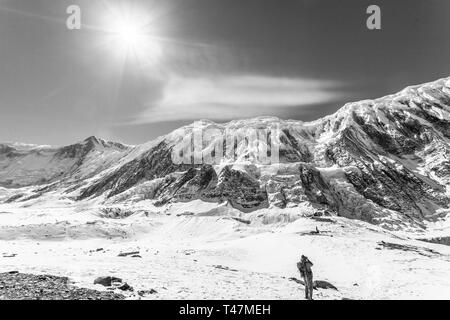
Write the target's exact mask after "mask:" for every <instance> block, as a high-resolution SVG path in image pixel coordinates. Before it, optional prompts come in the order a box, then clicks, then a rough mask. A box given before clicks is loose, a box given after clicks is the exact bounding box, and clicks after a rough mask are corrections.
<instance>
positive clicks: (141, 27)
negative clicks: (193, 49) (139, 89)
mask: <svg viewBox="0 0 450 320" xmlns="http://www.w3.org/2000/svg"><path fill="white" fill-rule="evenodd" d="M105 31H106V32H107V34H108V39H107V44H108V49H109V50H110V51H111V52H113V53H114V54H115V55H117V56H118V57H119V58H120V59H122V60H123V59H127V60H130V59H133V60H135V62H138V63H139V64H153V63H155V62H156V61H157V60H158V58H159V57H160V55H161V46H160V43H159V41H158V39H157V38H156V37H155V30H154V26H153V25H152V23H151V19H149V18H148V17H147V16H145V15H143V14H142V12H140V11H133V10H131V9H130V8H128V9H127V10H114V11H113V13H111V12H110V14H109V15H108V17H107V19H106V23H105Z"/></svg>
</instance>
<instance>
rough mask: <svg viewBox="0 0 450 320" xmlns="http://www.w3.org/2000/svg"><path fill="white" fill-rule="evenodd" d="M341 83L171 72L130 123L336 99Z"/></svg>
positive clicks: (257, 112) (268, 110)
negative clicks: (155, 98)
mask: <svg viewBox="0 0 450 320" xmlns="http://www.w3.org/2000/svg"><path fill="white" fill-rule="evenodd" d="M341 87H342V84H341V83H339V82H334V81H322V80H315V79H303V78H278V77H268V76H255V75H239V76H216V77H212V78H207V77H204V78H189V77H180V76H172V77H171V78H170V79H169V80H168V81H167V82H166V84H165V86H164V88H163V94H162V98H161V99H160V100H159V101H157V102H156V103H154V104H152V105H151V106H149V108H148V109H146V110H145V111H144V112H142V113H141V114H139V115H138V117H137V118H136V119H135V120H134V121H133V122H134V123H156V122H163V121H175V120H196V119H206V118H207V119H214V120H228V119H232V118H236V117H252V116H262V115H272V114H276V113H277V109H278V110H279V108H294V107H296V108H298V107H302V106H310V105H313V104H320V103H327V102H332V101H336V100H338V99H339V98H341V97H342V96H343V92H342V91H340V88H341Z"/></svg>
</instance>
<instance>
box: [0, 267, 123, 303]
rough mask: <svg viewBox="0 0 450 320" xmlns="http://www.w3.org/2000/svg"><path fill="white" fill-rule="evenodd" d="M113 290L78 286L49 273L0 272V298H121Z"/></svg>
mask: <svg viewBox="0 0 450 320" xmlns="http://www.w3.org/2000/svg"><path fill="white" fill-rule="evenodd" d="M122 299H124V296H123V295H121V294H117V293H114V292H106V291H96V290H92V289H84V288H78V287H76V286H74V285H73V284H71V283H70V281H69V278H66V277H56V276H51V275H32V274H23V273H19V272H17V271H11V272H7V273H0V300H122Z"/></svg>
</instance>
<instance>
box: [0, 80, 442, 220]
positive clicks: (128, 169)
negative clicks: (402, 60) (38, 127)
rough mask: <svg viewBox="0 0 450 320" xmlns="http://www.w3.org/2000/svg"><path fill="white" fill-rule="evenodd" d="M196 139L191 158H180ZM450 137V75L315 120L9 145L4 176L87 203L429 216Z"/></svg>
mask: <svg viewBox="0 0 450 320" xmlns="http://www.w3.org/2000/svg"><path fill="white" fill-rule="evenodd" d="M205 132H206V133H207V134H205ZM199 134H200V135H202V138H203V139H202V141H200V142H199V140H198V136H199ZM230 136H231V139H230ZM186 141H187V142H189V143H190V144H188V145H189V146H190V147H188V148H187V149H186V148H184V149H183V148H181V149H183V150H184V151H182V152H181V154H182V156H184V160H186V159H188V160H189V161H184V163H183V162H177V161H174V154H178V155H180V154H179V150H178V149H179V146H180V143H182V142H186ZM449 141H450V78H447V79H441V80H438V81H435V82H432V83H428V84H424V85H419V86H414V87H409V88H406V89H405V90H403V91H401V92H399V93H397V94H394V95H391V96H386V97H383V98H380V99H376V100H366V101H361V102H355V103H349V104H347V105H345V106H344V107H343V108H341V109H340V110H339V111H338V112H336V113H335V114H333V115H330V116H327V117H325V118H323V119H319V120H317V121H314V122H308V123H304V122H300V121H292V120H289V121H284V120H280V119H277V118H268V117H266V118H256V119H248V120H237V121H232V122H230V123H226V124H216V123H213V122H210V121H206V120H203V121H200V122H196V123H195V124H193V125H190V126H186V127H183V128H180V129H178V130H176V131H174V132H172V133H171V134H169V135H167V136H165V137H162V138H159V139H158V140H156V141H154V142H152V143H149V144H147V145H143V146H137V147H134V148H132V147H126V146H123V145H120V144H113V143H107V142H103V141H100V140H99V139H96V138H90V139H88V140H86V141H84V142H83V143H82V144H76V145H73V146H69V147H64V148H60V149H54V148H49V147H34V148H31V149H30V148H28V149H26V150H21V149H20V148H17V147H14V146H12V145H2V146H1V147H0V183H1V186H3V187H7V188H13V187H19V186H33V185H37V184H41V185H43V187H46V186H48V185H51V184H55V183H56V185H57V187H56V188H57V189H58V188H61V190H62V189H64V191H65V192H66V193H67V194H69V195H70V196H74V197H75V198H76V199H78V200H79V201H81V200H87V199H92V198H96V197H99V196H102V197H104V198H106V199H108V201H117V202H121V201H127V200H130V199H132V200H133V201H139V200H142V199H151V200H154V201H155V203H156V204H158V205H164V204H167V203H169V202H176V201H191V200H194V199H201V200H204V201H209V202H228V203H229V204H230V205H232V206H233V207H235V208H237V209H239V210H241V211H244V212H249V211H254V210H257V209H260V208H265V207H274V206H275V207H279V208H287V207H296V206H298V205H300V204H305V203H306V204H309V205H311V206H314V207H315V208H317V209H318V210H319V209H325V210H329V211H331V212H335V213H337V214H339V215H342V216H346V217H349V218H355V219H361V220H365V221H369V222H371V223H384V224H386V223H387V222H389V221H396V222H401V223H408V222H413V223H416V222H417V223H420V222H421V221H422V220H423V219H431V218H435V217H436V216H437V215H438V214H439V212H440V210H441V209H446V208H449V205H450V144H449ZM29 159H40V160H39V161H41V162H39V163H40V165H38V166H36V165H35V162H33V161H31V160H30V161H29ZM42 159H45V160H42ZM100 159H101V160H100ZM195 159H196V160H195ZM198 159H200V160H202V161H199V160H198ZM31 163H33V164H31ZM33 166H34V167H33ZM36 172H38V173H39V174H35V173H36ZM44 177H45V180H42V179H43V178H44ZM61 186H64V188H62V187H61ZM53 190H55V189H53ZM42 193H45V190H44V192H42V191H41V194H42ZM14 201H16V199H15V200H14Z"/></svg>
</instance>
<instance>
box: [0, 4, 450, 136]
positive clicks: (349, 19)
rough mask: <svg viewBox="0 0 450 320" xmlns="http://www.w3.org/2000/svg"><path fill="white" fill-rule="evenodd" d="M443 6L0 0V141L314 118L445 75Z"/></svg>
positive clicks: (448, 48)
mask: <svg viewBox="0 0 450 320" xmlns="http://www.w3.org/2000/svg"><path fill="white" fill-rule="evenodd" d="M372 4H376V5H378V6H379V7H380V8H381V30H369V29H368V28H367V27H366V20H367V18H368V17H369V15H368V14H367V13H366V9H367V7H368V6H369V5H372ZM70 5H77V6H79V8H80V9H81V29H80V30H70V29H68V28H67V25H66V21H67V19H68V18H69V14H68V13H67V12H66V10H67V7H69V6H70ZM449 16H450V1H448V0H427V1H423V0H396V1H392V0H371V1H365V0H341V1H335V0H326V1H325V0H282V1H280V0H146V1H144V0H142V1H133V0H127V1H107V0H60V1H54V0H0V142H7V141H9V142H11V141H15V142H25V143H36V144H54V145H67V144H71V143H74V142H76V141H80V140H83V139H84V138H86V137H88V136H92V135H96V136H99V137H101V138H104V139H108V140H113V141H120V142H123V143H127V144H139V143H144V142H147V141H150V140H152V139H154V138H155V137H157V136H160V135H163V134H166V133H168V132H170V131H171V130H173V129H176V128H178V127H180V126H182V125H186V124H189V123H192V122H193V121H195V120H198V119H211V120H214V121H217V122H226V121H229V120H232V119H237V118H250V117H256V116H277V117H280V118H282V119H296V120H301V121H311V120H315V119H318V118H320V117H323V116H325V115H328V114H331V113H333V112H335V111H336V110H338V109H339V108H340V107H342V106H343V104H345V103H346V102H351V101H357V100H361V99H369V98H377V97H380V96H383V95H386V94H390V93H394V92H396V91H399V90H401V89H402V88H404V87H406V86H408V85H412V84H419V83H423V82H428V81H433V80H436V79H439V78H442V77H446V76H450V59H449V57H450V43H449V39H450V37H449V36H450V20H449V19H448V17H449Z"/></svg>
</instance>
